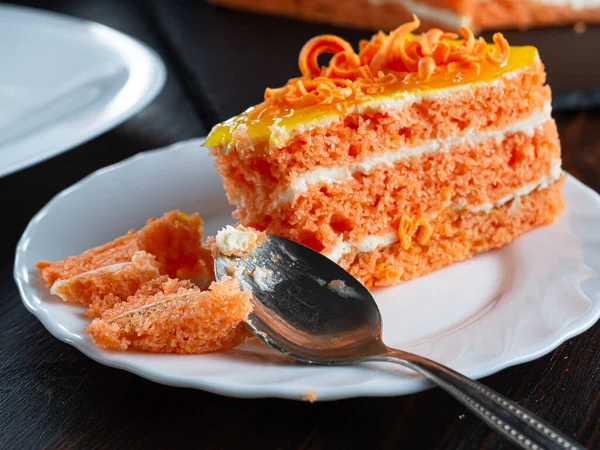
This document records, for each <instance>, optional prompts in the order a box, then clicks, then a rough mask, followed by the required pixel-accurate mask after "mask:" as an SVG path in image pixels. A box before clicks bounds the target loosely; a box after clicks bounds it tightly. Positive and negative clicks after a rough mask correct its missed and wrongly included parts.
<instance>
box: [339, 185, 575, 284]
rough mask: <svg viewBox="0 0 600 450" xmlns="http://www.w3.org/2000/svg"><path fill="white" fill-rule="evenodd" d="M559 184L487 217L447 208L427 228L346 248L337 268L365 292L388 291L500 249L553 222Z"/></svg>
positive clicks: (558, 203) (413, 226)
mask: <svg viewBox="0 0 600 450" xmlns="http://www.w3.org/2000/svg"><path fill="white" fill-rule="evenodd" d="M563 181H564V177H561V178H560V179H559V180H558V181H557V182H555V183H553V184H551V185H550V186H548V187H547V188H544V189H536V190H534V191H533V192H531V193H530V194H528V195H523V196H520V197H515V198H514V199H513V200H512V201H510V202H507V203H505V204H504V205H502V206H500V207H498V208H494V209H493V210H491V211H490V212H485V211H481V212H468V213H463V212H461V211H453V210H451V209H449V210H447V212H446V213H445V214H444V215H441V216H439V217H438V218H437V219H436V220H435V221H434V222H433V223H431V228H428V227H426V228H424V227H422V226H418V225H419V224H418V223H417V224H415V223H409V224H407V226H405V231H404V232H403V233H400V237H401V239H400V238H399V237H398V233H397V232H396V233H393V235H392V234H390V235H387V236H381V240H380V241H379V242H384V244H383V245H379V246H377V245H376V244H375V243H373V242H371V243H369V244H370V245H371V248H370V249H367V248H365V246H364V245H363V248H362V249H361V248H359V247H358V246H351V247H350V248H349V249H347V252H346V253H344V254H343V255H342V256H341V258H340V260H339V264H340V265H342V266H343V267H344V268H346V269H347V270H348V271H349V272H350V273H351V274H352V275H354V276H355V277H357V278H358V279H359V280H361V281H362V282H363V283H364V284H365V285H366V286H367V287H373V286H390V285H394V284H398V283H400V282H402V281H407V280H410V279H413V278H416V277H420V276H423V275H426V274H427V273H429V272H432V271H434V270H437V269H440V268H442V267H444V266H447V265H449V264H452V263H455V262H458V261H463V260H466V259H469V258H471V257H472V256H474V255H475V254H477V253H481V252H485V251H487V250H491V249H495V248H499V247H502V246H503V245H505V244H508V243H509V242H511V241H512V240H514V239H515V238H517V237H518V236H520V235H521V234H523V233H525V232H527V231H529V230H531V229H532V228H535V227H538V226H540V225H547V224H551V223H553V222H554V221H555V219H556V216H557V215H558V214H560V213H561V212H562V211H563V210H564V202H563V200H562V197H561V188H562V184H563ZM386 239H387V242H386ZM364 250H370V251H364Z"/></svg>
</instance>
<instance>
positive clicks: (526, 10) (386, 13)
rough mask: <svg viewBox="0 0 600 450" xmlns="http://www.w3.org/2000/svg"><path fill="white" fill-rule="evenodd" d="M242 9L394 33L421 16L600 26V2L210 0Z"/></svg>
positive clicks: (427, 22) (489, 25) (449, 24)
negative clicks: (413, 16) (399, 26)
mask: <svg viewBox="0 0 600 450" xmlns="http://www.w3.org/2000/svg"><path fill="white" fill-rule="evenodd" d="M210 1H211V3H214V4H217V5H223V6H227V7H231V8H236V9H243V10H248V11H257V12H262V13H267V14H275V15H281V16H286V17H291V18H296V19H302V20H309V21H317V22H325V23H331V24H334V25H342V26H351V27H359V28H366V29H374V30H376V29H383V30H392V29H394V28H395V27H396V26H398V24H399V23H403V22H406V21H408V20H410V18H411V17H412V15H413V14H417V15H418V16H419V17H421V19H422V20H423V24H424V26H425V27H427V28H429V27H432V26H441V27H444V28H447V29H451V30H458V29H459V28H460V27H461V26H469V27H471V28H472V29H474V30H481V29H497V28H526V27H531V26H544V25H560V24H566V23H573V22H577V21H583V22H600V1H599V0H302V1H298V0H210Z"/></svg>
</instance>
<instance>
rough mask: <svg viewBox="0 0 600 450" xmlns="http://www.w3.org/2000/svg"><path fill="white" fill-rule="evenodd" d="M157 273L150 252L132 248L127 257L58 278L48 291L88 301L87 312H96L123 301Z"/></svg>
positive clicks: (68, 298)
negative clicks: (124, 259) (122, 260)
mask: <svg viewBox="0 0 600 450" xmlns="http://www.w3.org/2000/svg"><path fill="white" fill-rule="evenodd" d="M158 276H160V272H159V269H158V264H157V262H156V259H155V258H154V256H153V255H151V254H149V253H146V252H144V251H139V252H135V253H134V254H133V255H132V257H131V260H130V261H127V262H122V263H116V264H111V265H108V266H103V267H100V268H98V269H94V270H90V271H87V272H84V273H81V274H79V275H75V276H73V277H70V278H67V279H66V280H57V281H55V282H54V284H53V285H52V287H51V288H50V293H52V294H54V295H57V296H59V297H60V298H61V299H63V300H64V301H67V302H69V303H81V304H84V305H90V308H89V309H88V311H87V314H88V315H91V316H97V315H98V314H100V313H101V312H102V311H103V310H104V309H107V308H110V307H112V306H113V305H114V304H115V303H117V302H120V301H124V300H126V299H127V297H129V296H130V295H132V294H134V293H135V292H136V291H137V290H138V289H139V287H140V286H141V285H142V284H144V283H145V282H146V281H149V280H152V279H153V278H157V277H158Z"/></svg>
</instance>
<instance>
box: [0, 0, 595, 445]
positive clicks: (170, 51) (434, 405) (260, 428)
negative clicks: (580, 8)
mask: <svg viewBox="0 0 600 450" xmlns="http://www.w3.org/2000/svg"><path fill="white" fill-rule="evenodd" d="M21 3H23V4H28V5H30V6H37V7H46V8H49V9H52V10H55V11H58V12H64V13H68V14H72V15H74V16H79V17H82V18H86V19H91V20H95V21H98V22H101V23H103V24H106V25H108V26H111V27H114V28H116V29H118V30H121V31H124V32H126V33H128V34H130V35H132V36H134V37H136V38H138V39H140V40H142V41H144V42H146V43H148V44H150V45H151V46H152V47H154V48H155V49H156V50H157V51H158V52H159V54H160V55H161V56H162V57H163V58H164V60H165V61H166V64H167V66H168V71H169V76H168V82H167V85H166V87H165V89H164V90H163V92H162V93H161V94H160V95H159V97H158V98H157V99H156V100H155V101H154V102H153V103H152V104H150V105H149V106H148V107H147V108H146V109H144V110H143V111H142V112H140V113H139V114H137V115H136V116H135V117H134V118H132V119H130V120H128V121H127V122H125V123H124V124H122V125H121V126H119V127H117V128H115V129H114V130H112V131H110V132H108V133H106V134H104V135H102V136H100V137H99V138H97V139H94V140H93V141H91V142H88V143H86V144H84V145H81V146H80V147H78V148H76V149H74V150H72V151H69V152H67V153H65V154H62V155H60V156H57V157H55V158H53V159H51V160H49V161H46V162H44V163H41V164H39V165H37V166H34V167H31V168H28V169H25V170H23V171H21V172H18V173H15V174H12V175H10V176H8V177H5V178H1V179H0V201H1V204H2V211H3V212H2V215H1V223H2V236H3V239H2V240H1V241H0V250H1V251H0V255H1V259H0V448H1V449H37V448H52V449H54V448H86V449H87V448H111V449H112V448H127V449H129V448H143V449H152V448H211V449H217V448H261V449H271V448H273V449H275V448H277V449H287V448H290V449H291V448H311V449H337V448H339V449H348V448H365V449H371V448H385V449H388V448H389V449H392V448H414V449H480V448H483V449H491V448H494V449H497V448H507V447H508V446H507V444H506V443H505V442H504V441H503V440H501V439H500V438H499V437H497V436H496V435H495V434H493V433H491V432H490V431H489V430H488V428H487V427H486V426H484V425H483V424H482V423H481V422H479V421H478V420H477V419H475V418H474V417H473V416H472V415H471V414H470V413H469V412H467V411H466V410H465V408H463V407H462V406H460V405H459V404H458V403H457V402H455V401H454V400H452V399H451V398H450V397H449V396H447V395H446V394H444V393H443V392H442V391H440V390H439V389H432V390H429V391H426V392H422V393H419V394H415V395H409V396H405V397H396V398H360V399H352V400H345V401H337V402H329V403H315V404H309V403H302V402H293V401H284V400H276V399H264V400H239V399H232V398H225V397H220V396H217V395H212V394H207V393H204V392H200V391H194V390H188V389H178V388H172V387H167V386H162V385H158V384H154V383H152V382H150V381H146V380H144V379H142V378H139V377H137V376H135V375H132V374H130V373H127V372H123V371H120V370H116V369H111V368H108V367H105V366H102V365H100V364H97V363H95V362H93V361H92V360H90V359H88V358H86V357H85V356H83V355H82V354H81V353H79V352H78V351H77V350H75V349H74V348H72V347H70V346H69V345H67V344H63V343H61V342H59V341H57V340H56V339H54V338H53V337H51V336H50V334H49V333H48V332H47V331H46V330H45V329H44V328H43V326H42V325H41V324H40V323H39V322H38V320H37V319H36V318H35V317H34V316H32V315H31V314H29V313H28V312H27V311H26V309H25V308H24V307H23V305H22V304H21V301H20V298H19V294H18V293H17V288H16V286H15V284H14V282H13V279H12V268H13V253H14V248H15V245H16V242H17V239H18V238H19V236H20V234H21V233H22V231H23V229H24V227H25V226H26V224H27V222H28V221H29V219H30V218H31V217H32V215H33V214H34V213H35V212H36V211H37V210H38V209H39V208H41V207H42V206H43V205H44V204H45V203H46V202H47V201H48V200H49V199H50V198H51V197H52V196H53V195H55V194H56V193H57V192H59V191H60V190H62V189H64V188H66V187H67V186H69V185H70V184H72V183H73V182H75V181H77V180H79V179H80V178H82V177H83V176H85V175H87V174H88V173H90V172H92V171H94V170H96V169H98V168H100V167H103V166H105V165H107V164H111V163H114V162H116V161H119V160H121V159H123V158H126V157H128V156H131V155H133V154H135V153H138V152H140V151H144V150H148V149H152V148H156V147H159V146H163V145H166V144H170V143H173V142H177V141H180V140H183V139H187V138H190V137H194V136H201V135H204V134H205V133H206V131H207V130H208V129H209V127H210V126H212V125H213V124H214V123H216V122H217V121H220V120H222V119H225V118H227V117H228V116H230V115H233V114H236V113H238V112H239V111H240V110H242V109H244V108H246V107H247V106H248V105H250V104H251V103H253V102H256V101H258V100H260V96H261V94H262V90H263V88H264V87H265V86H266V85H276V84H279V83H282V82H284V81H285V79H287V78H288V77H289V76H290V75H294V74H295V73H296V68H295V55H296V51H297V49H298V48H299V47H300V46H301V44H302V43H303V42H304V41H305V40H306V39H307V38H309V37H310V36H312V35H314V34H315V33H320V32H324V31H331V28H329V27H327V26H324V25H307V24H303V23H300V22H295V21H277V20H274V19H272V18H265V17H260V16H252V15H247V14H241V13H232V12H228V11H223V10H215V9H213V8H210V7H208V6H206V5H204V4H203V3H201V2H198V1H184V0H181V1H175V0H173V1H170V2H167V1H163V2H159V1H158V0H157V1H141V0H140V1H131V2H127V1H121V0H106V1H102V0H89V1H83V0H71V1H69V0H59V1H45V0H37V1H35V0H34V1H28V2H21ZM336 31H338V32H342V33H344V34H345V35H346V37H347V38H349V39H353V40H354V39H356V38H357V37H358V36H365V35H366V33H361V32H356V31H350V30H341V31H340V30H336ZM588 33H589V34H588V35H587V38H586V39H582V38H581V37H579V36H577V37H574V36H575V35H574V34H573V33H572V32H571V31H570V30H569V29H566V30H564V29H563V30H553V31H552V30H550V31H548V30H547V31H534V32H531V33H530V34H529V35H518V34H514V38H515V39H516V40H521V41H524V40H527V39H529V38H531V39H533V40H535V41H536V42H535V43H536V45H539V46H540V48H541V49H542V57H543V58H544V59H545V60H546V61H547V63H548V70H549V78H550V81H551V83H552V84H553V86H554V90H555V92H556V93H557V97H556V103H555V107H557V108H558V109H559V111H556V110H555V117H556V119H557V121H558V124H559V131H560V134H561V138H562V143H563V152H564V167H565V168H566V169H567V170H568V171H569V172H571V173H572V174H574V175H575V176H576V177H578V178H579V179H581V180H582V181H584V182H585V183H587V184H588V185H590V186H592V187H593V188H594V189H596V190H600V112H598V111H595V110H594V109H593V107H595V106H597V102H596V101H595V100H594V99H595V98H600V96H598V95H597V94H598V92H597V88H600V64H598V61H597V56H593V54H592V55H590V58H589V59H588V60H587V61H586V60H585V59H583V60H582V54H581V52H582V51H583V52H588V53H589V52H590V51H591V52H592V53H594V52H595V53H596V55H597V52H598V50H599V49H600V27H594V28H590V29H589V30H588ZM528 36H529V37H528ZM557 36H563V38H562V39H561V38H559V37H557ZM577 39H579V40H578V41H577ZM565 42H566V43H567V44H565ZM573 42H575V47H576V49H579V50H574V51H579V52H580V53H579V55H577V54H573V51H571V52H566V53H565V56H564V58H563V59H562V60H561V59H560V58H559V57H558V56H557V55H556V54H555V52H553V51H552V50H553V49H556V51H559V50H560V47H561V45H567V46H572V45H573ZM590 49H591V50H590ZM563 50H564V49H563ZM546 55H547V57H546ZM584 56H585V55H584ZM565 60H567V61H571V63H570V65H569V67H566V68H565V67H563V64H561V61H565ZM272 61H277V64H278V69H277V70H273V69H272V66H273V64H271V63H270V62H272ZM596 73H598V74H599V76H595V75H594V74H596ZM599 232H600V230H599ZM599 344H600V325H598V324H596V325H595V326H594V327H593V328H592V329H590V330H588V331H587V332H586V333H584V334H582V335H580V336H578V337H576V338H573V339H570V340H569V341H567V342H566V343H564V344H563V345H561V346H560V347H559V348H558V349H557V350H555V351H554V352H552V353H550V354H549V355H547V356H545V357H542V358H540V359H538V360H536V361H534V362H531V363H527V364H522V365H519V366H516V367H512V368H509V369H506V370H503V371H502V372H500V373H497V374H495V375H492V376H490V377H487V378H486V379H484V380H483V381H484V383H486V384H488V385H489V386H490V387H492V388H493V389H496V390H497V391H499V392H500V393H502V394H504V395H506V396H507V397H509V398H511V399H513V400H515V401H517V402H519V403H521V404H523V405H525V406H526V407H527V408H529V409H530V410H532V411H533V412H534V413H536V414H538V415H540V416H541V417H543V418H545V419H547V420H548V421H549V422H551V423H553V424H555V425H556V426H557V427H559V428H560V429H562V430H564V431H565V432H567V433H569V434H572V435H573V436H574V437H575V438H576V439H577V440H579V441H580V442H582V443H585V444H586V445H587V447H588V448H589V449H598V448H600V424H599V420H600V352H599V350H598V349H599Z"/></svg>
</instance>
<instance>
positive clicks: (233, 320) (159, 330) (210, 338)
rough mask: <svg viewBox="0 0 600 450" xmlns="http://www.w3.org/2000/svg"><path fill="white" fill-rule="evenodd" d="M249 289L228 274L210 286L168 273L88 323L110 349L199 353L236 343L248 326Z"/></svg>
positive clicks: (238, 342) (98, 342) (228, 346)
mask: <svg viewBox="0 0 600 450" xmlns="http://www.w3.org/2000/svg"><path fill="white" fill-rule="evenodd" d="M251 295H252V294H251V293H250V292H247V291H242V290H240V287H239V284H238V282H237V281H235V280H233V279H231V278H225V279H222V280H220V281H219V282H214V283H212V284H211V285H210V287H209V289H208V290H207V291H202V290H201V289H199V288H198V287H197V286H195V285H193V284H192V283H190V282H189V281H185V280H173V279H169V278H168V277H166V276H162V277H160V278H156V279H154V280H151V281H149V282H147V283H146V284H144V285H143V286H142V287H141V288H140V289H139V290H138V291H137V293H136V294H134V295H133V296H131V297H129V299H128V300H127V301H126V302H122V303H118V304H116V305H115V306H114V307H113V308H112V309H109V310H107V311H105V312H104V313H103V314H102V316H101V317H100V318H97V319H94V320H93V322H92V323H91V324H90V325H89V327H88V328H87V330H86V331H87V332H88V333H89V334H90V335H91V336H92V338H93V339H94V342H95V343H96V344H97V345H99V346H100V347H103V348H106V349H111V350H121V351H123V350H137V351H144V352H155V353H180V354H200V353H208V352H216V351H222V350H227V349H230V348H233V347H235V346H237V345H239V344H240V343H242V342H243V341H244V340H245V339H246V337H247V336H249V333H248V331H247V330H246V329H245V327H244V324H243V322H244V320H245V319H246V318H247V317H248V314H249V313H250V311H251V308H252V306H251Z"/></svg>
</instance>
